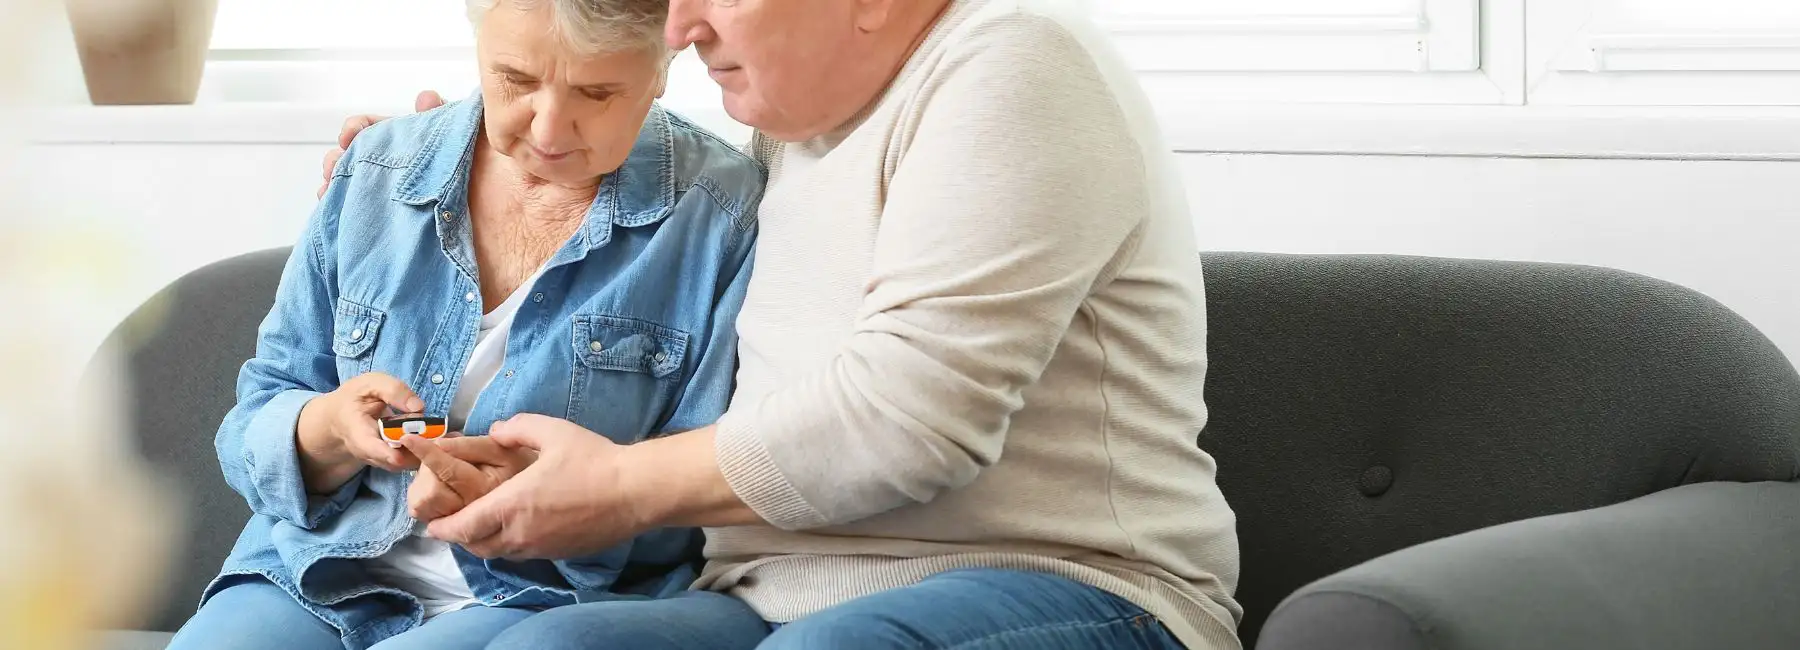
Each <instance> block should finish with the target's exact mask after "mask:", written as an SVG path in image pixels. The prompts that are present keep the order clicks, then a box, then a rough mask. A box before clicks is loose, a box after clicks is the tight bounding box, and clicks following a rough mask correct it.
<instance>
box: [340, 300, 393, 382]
mask: <svg viewBox="0 0 1800 650" xmlns="http://www.w3.org/2000/svg"><path fill="white" fill-rule="evenodd" d="M386 320H387V313H386V312H383V311H381V310H379V309H375V308H372V307H368V306H365V305H361V304H358V303H355V302H352V301H349V300H345V299H342V298H339V299H338V304H337V312H336V313H335V314H334V315H333V317H332V333H331V352H332V354H335V355H337V367H338V379H339V380H340V381H349V380H350V379H351V378H353V377H357V376H359V375H364V374H368V372H369V371H370V370H372V369H373V368H374V366H375V354H374V352H373V351H374V349H375V339H376V337H378V336H379V335H380V334H381V326H382V323H384V322H385V321H386Z"/></svg>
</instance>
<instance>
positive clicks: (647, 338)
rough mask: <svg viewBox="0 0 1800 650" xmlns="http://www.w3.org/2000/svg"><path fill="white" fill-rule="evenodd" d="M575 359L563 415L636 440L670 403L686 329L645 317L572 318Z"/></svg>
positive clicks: (664, 413) (684, 353)
mask: <svg viewBox="0 0 1800 650" xmlns="http://www.w3.org/2000/svg"><path fill="white" fill-rule="evenodd" d="M571 341H572V343H573V345H574V350H573V351H574V354H575V364H574V370H573V376H572V377H571V378H570V384H569V414H568V419H569V421H571V422H575V423H577V424H580V425H582V426H584V427H587V428H588V429H590V430H593V431H597V432H600V433H602V434H605V435H607V436H609V437H612V436H620V435H629V437H630V438H629V439H627V440H617V441H618V442H621V443H629V442H636V441H637V440H639V439H641V436H640V434H642V433H645V432H650V431H653V430H655V429H656V428H657V427H658V426H660V425H661V423H662V421H663V420H664V419H665V418H666V416H667V415H668V413H669V412H670V411H671V410H672V409H673V405H674V400H675V399H676V397H677V394H678V391H679V390H680V388H681V377H682V372H681V368H682V364H683V363H684V361H685V359H686V357H687V347H688V334H687V333H686V332H682V331H679V330H675V329H672V328H668V327H664V326H661V325H658V324H655V323H652V322H649V321H646V320H641V319H636V318H625V317H621V316H611V315H604V314H583V315H577V316H575V319H574V336H573V338H572V339H571Z"/></svg>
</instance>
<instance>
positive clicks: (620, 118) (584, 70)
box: [475, 2, 664, 185]
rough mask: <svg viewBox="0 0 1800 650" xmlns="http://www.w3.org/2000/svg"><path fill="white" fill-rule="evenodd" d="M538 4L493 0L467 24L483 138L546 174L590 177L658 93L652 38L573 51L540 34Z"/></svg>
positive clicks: (544, 24) (611, 164)
mask: <svg viewBox="0 0 1800 650" xmlns="http://www.w3.org/2000/svg"><path fill="white" fill-rule="evenodd" d="M547 7H548V3H539V4H538V5H537V8H532V9H520V8H518V6H517V3H512V2H497V3H495V4H494V8H493V9H491V10H489V11H488V14H487V17H486V19H485V20H483V21H482V24H481V27H480V29H479V30H478V31H477V33H476V40H475V50H476V58H477V60H478V61H479V62H480V65H481V97H482V101H483V103H484V109H485V115H484V116H483V120H484V123H485V126H486V134H487V140H488V145H489V146H491V147H493V148H494V150H495V151H498V152H500V153H501V154H502V155H505V156H506V157H508V158H511V159H512V160H514V161H515V162H517V163H518V164H519V166H520V167H521V168H523V169H524V170H525V171H526V172H527V173H529V174H531V175H533V176H536V177H538V178H541V179H544V180H546V181H549V182H552V183H559V184H569V185H580V184H587V183H592V182H593V181H595V180H596V179H598V178H599V177H601V176H604V175H606V174H610V173H612V172H614V171H617V170H618V169H619V167H620V166H621V165H623V164H624V163H625V157H626V156H627V155H629V154H630V153H631V147H632V145H633V144H634V143H636V142H637V136H638V131H639V130H640V129H642V128H643V126H644V118H645V117H646V116H647V115H649V113H650V106H651V102H653V101H655V100H656V99H657V98H658V97H661V96H662V91H663V66H664V61H663V60H662V57H661V55H660V53H659V52H658V51H657V50H655V49H653V48H652V47H644V48H629V49H625V50H624V51H621V52H618V53H614V54H602V55H586V56H584V55H581V54H578V53H575V52H573V51H571V49H570V48H568V47H566V46H564V45H562V44H561V42H560V41H559V39H555V38H549V37H548V36H547V35H548V34H550V33H552V32H551V25H552V22H553V20H552V15H551V13H550V10H549V9H548V8H547Z"/></svg>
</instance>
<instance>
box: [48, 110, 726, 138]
mask: <svg viewBox="0 0 1800 650" xmlns="http://www.w3.org/2000/svg"><path fill="white" fill-rule="evenodd" d="M667 108H669V109H670V110H673V111H675V112H677V113H680V114H682V115H684V116H686V117H687V118H688V119H691V120H693V121H695V122H697V123H699V124H700V125H701V126H704V127H706V128H708V129H712V130H713V131H714V132H716V133H718V134H720V135H721V136H724V137H726V138H727V139H729V140H731V141H732V142H744V141H748V136H749V129H748V128H746V127H744V126H743V125H741V124H738V123H736V122H734V121H732V120H731V118H730V117H729V116H727V115H725V111H724V110H723V109H720V108H716V107H714V108H702V109H698V110H694V109H690V108H686V107H681V106H667ZM410 110H411V108H410V107H406V106H373V105H351V104H311V105H308V104H291V103H216V104H206V103H199V104H193V105H187V106H69V107H61V108H40V109H36V110H35V111H34V118H33V120H32V123H33V124H35V125H36V126H34V127H33V129H32V130H33V133H31V134H30V135H29V136H28V137H27V141H28V142H31V143H33V144H40V145H110V144H132V145H309V146H321V147H324V146H331V145H333V144H334V143H335V142H336V141H337V134H338V131H339V129H341V128H342V127H343V124H344V119H345V118H348V117H350V116H353V115H362V114H387V115H394V114H398V113H403V112H406V111H410Z"/></svg>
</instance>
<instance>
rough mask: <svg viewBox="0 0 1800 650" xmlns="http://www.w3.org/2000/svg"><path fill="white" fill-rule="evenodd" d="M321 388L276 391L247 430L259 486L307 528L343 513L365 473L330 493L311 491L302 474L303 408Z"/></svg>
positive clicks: (283, 513) (277, 509)
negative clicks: (300, 429) (299, 436)
mask: <svg viewBox="0 0 1800 650" xmlns="http://www.w3.org/2000/svg"><path fill="white" fill-rule="evenodd" d="M318 396H319V393H316V392H313V391H308V390H290V391H285V392H283V393H281V394H279V395H276V396H275V397H274V399H271V400H269V403H268V404H265V405H263V407H262V408H261V409H260V410H259V411H258V412H257V414H256V417H255V418H253V419H251V420H250V426H249V427H248V430H247V431H245V435H244V442H245V445H244V455H245V457H246V458H245V460H246V461H247V463H246V464H247V465H248V466H249V467H250V471H251V475H252V476H254V477H255V480H256V491H257V494H258V495H259V496H261V497H262V501H263V503H265V504H267V505H268V506H270V507H271V509H272V510H273V512H274V513H278V514H277V516H279V517H280V518H281V519H284V520H287V521H288V522H289V523H292V524H294V525H296V526H299V527H301V528H307V529H310V528H313V527H315V526H318V525H319V523H320V522H322V521H324V520H325V519H328V518H330V517H332V516H333V515H336V514H337V513H339V512H342V511H343V510H344V508H346V507H348V506H349V504H350V500H351V499H352V498H354V497H355V496H356V491H357V487H358V485H359V484H360V482H361V481H360V475H359V476H358V477H357V478H352V479H351V480H349V481H346V482H345V483H344V485H343V486H341V487H339V488H338V489H336V490H334V491H333V492H332V494H330V495H328V496H327V495H311V494H307V492H306V480H305V478H304V477H302V476H301V473H300V455H299V454H300V449H299V443H298V442H297V441H296V440H295V431H296V427H298V426H299V423H300V410H301V409H303V408H306V405H307V403H308V402H311V401H312V400H313V398H315V397H318Z"/></svg>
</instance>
